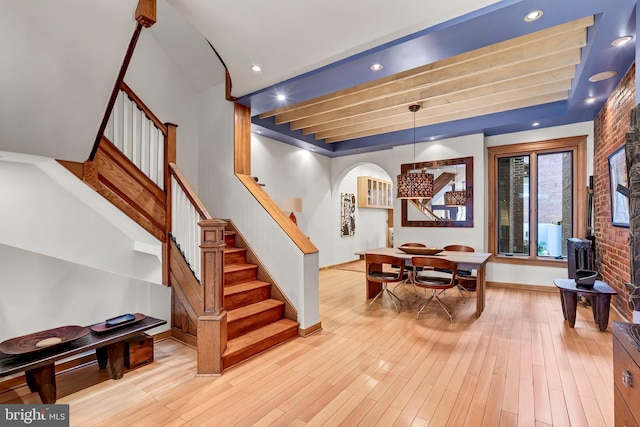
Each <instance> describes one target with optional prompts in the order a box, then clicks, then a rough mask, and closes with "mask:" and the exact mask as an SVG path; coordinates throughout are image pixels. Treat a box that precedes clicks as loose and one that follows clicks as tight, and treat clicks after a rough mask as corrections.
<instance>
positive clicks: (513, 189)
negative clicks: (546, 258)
mask: <svg viewBox="0 0 640 427" xmlns="http://www.w3.org/2000/svg"><path fill="white" fill-rule="evenodd" d="M497 231H498V252H499V253H502V254H515V255H528V254H529V156H515V157H504V158H501V159H498V230H497Z"/></svg>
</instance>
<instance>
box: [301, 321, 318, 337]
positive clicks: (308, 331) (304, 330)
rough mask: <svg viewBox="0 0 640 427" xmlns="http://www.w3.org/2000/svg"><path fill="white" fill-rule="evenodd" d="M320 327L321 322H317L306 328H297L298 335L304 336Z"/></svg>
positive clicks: (313, 332)
mask: <svg viewBox="0 0 640 427" xmlns="http://www.w3.org/2000/svg"><path fill="white" fill-rule="evenodd" d="M321 329H322V322H318V323H316V324H315V325H311V326H309V327H308V328H305V329H302V328H298V336H300V337H303V338H306V337H308V336H309V335H311V334H315V333H316V332H318V331H320V330H321Z"/></svg>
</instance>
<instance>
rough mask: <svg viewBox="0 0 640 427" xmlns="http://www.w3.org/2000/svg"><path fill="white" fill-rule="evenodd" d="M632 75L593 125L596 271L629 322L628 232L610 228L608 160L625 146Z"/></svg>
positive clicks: (632, 70)
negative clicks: (627, 285)
mask: <svg viewBox="0 0 640 427" xmlns="http://www.w3.org/2000/svg"><path fill="white" fill-rule="evenodd" d="M635 73H636V71H635V64H634V65H632V66H631V68H630V69H629V70H628V71H627V73H626V74H625V76H624V77H623V78H622V80H621V81H620V83H619V84H618V87H617V88H616V89H615V91H614V92H613V93H612V94H611V96H610V97H609V99H608V100H607V102H606V103H605V104H604V106H603V107H602V110H600V113H598V116H597V117H596V118H595V120H594V123H593V126H594V155H593V158H594V165H593V199H594V200H593V212H594V224H593V225H594V231H595V236H596V270H598V271H599V272H600V273H601V274H602V280H604V281H605V282H607V283H608V284H609V285H610V286H612V287H613V288H614V289H615V290H616V291H617V292H618V295H617V296H616V297H615V298H614V299H613V304H614V305H615V306H616V308H617V309H618V310H619V311H620V312H621V313H623V314H624V315H625V316H626V317H627V319H629V320H630V319H631V315H632V314H631V310H630V309H629V306H628V304H627V302H626V291H625V290H624V287H623V284H624V283H625V282H629V281H630V280H631V272H630V259H629V243H628V237H629V229H628V228H623V227H614V226H613V225H611V202H610V194H609V193H610V192H609V164H608V157H609V155H610V154H611V153H613V152H614V151H615V150H616V149H618V148H619V147H620V146H622V145H624V143H625V134H626V132H627V131H628V129H629V116H630V113H631V110H632V109H633V107H634V106H635V96H636V94H635V81H636V80H635Z"/></svg>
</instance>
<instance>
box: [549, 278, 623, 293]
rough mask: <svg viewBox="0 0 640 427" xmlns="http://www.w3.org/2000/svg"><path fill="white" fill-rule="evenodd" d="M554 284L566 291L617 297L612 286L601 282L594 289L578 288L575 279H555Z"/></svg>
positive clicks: (597, 282)
mask: <svg viewBox="0 0 640 427" xmlns="http://www.w3.org/2000/svg"><path fill="white" fill-rule="evenodd" d="M553 284H554V285H556V286H557V287H558V288H560V289H563V290H565V291H573V292H580V293H585V294H609V295H616V294H617V292H616V290H615V289H613V288H612V287H611V286H609V285H607V284H606V283H605V282H603V281H601V280H596V281H595V283H594V284H593V289H584V288H578V287H577V286H576V281H575V280H573V279H553Z"/></svg>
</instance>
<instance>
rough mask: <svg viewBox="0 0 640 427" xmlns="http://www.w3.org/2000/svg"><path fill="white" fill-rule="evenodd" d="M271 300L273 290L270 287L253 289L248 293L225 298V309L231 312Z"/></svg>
mask: <svg viewBox="0 0 640 427" xmlns="http://www.w3.org/2000/svg"><path fill="white" fill-rule="evenodd" d="M269 298H271V289H269V287H268V286H265V287H262V288H258V289H251V290H249V291H246V292H242V293H238V294H233V295H229V296H226V295H225V297H224V309H225V310H227V311H229V310H233V309H236V308H239V307H244V306H245V305H249V304H253V303H256V302H260V301H264V300H266V299H269Z"/></svg>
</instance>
